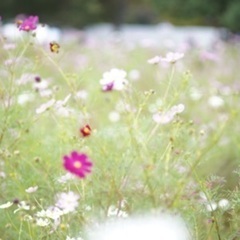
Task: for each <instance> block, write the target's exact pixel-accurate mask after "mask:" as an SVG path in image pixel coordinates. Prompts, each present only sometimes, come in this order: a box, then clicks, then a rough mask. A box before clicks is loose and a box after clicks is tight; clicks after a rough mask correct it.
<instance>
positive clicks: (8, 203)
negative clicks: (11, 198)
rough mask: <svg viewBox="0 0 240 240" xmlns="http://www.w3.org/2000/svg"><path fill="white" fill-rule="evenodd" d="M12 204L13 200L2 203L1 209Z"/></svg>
mask: <svg viewBox="0 0 240 240" xmlns="http://www.w3.org/2000/svg"><path fill="white" fill-rule="evenodd" d="M12 205H13V202H7V203H4V204H2V205H0V209H4V208H9V207H11V206H12Z"/></svg>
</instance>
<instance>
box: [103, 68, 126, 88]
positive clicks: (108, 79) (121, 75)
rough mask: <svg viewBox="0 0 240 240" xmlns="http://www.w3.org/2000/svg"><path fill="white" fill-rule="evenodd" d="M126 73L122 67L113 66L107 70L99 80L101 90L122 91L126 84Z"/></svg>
mask: <svg viewBox="0 0 240 240" xmlns="http://www.w3.org/2000/svg"><path fill="white" fill-rule="evenodd" d="M126 76H127V73H126V72H125V71H124V70H122V69H117V68H113V69H111V70H110V71H109V72H105V73H104V74H103V78H102V79H101V80H100V84H101V85H102V90H103V91H112V90H117V91H122V90H124V89H125V88H126V86H127V85H128V80H127V79H126Z"/></svg>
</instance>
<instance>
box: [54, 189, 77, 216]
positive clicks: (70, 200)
mask: <svg viewBox="0 0 240 240" xmlns="http://www.w3.org/2000/svg"><path fill="white" fill-rule="evenodd" d="M56 198H57V201H56V204H55V206H56V207H58V208H59V209H61V210H62V211H63V212H64V213H69V212H73V211H75V209H76V208H77V207H78V200H79V198H80V196H79V195H78V194H76V193H74V192H71V191H70V192H62V193H59V194H57V196H56Z"/></svg>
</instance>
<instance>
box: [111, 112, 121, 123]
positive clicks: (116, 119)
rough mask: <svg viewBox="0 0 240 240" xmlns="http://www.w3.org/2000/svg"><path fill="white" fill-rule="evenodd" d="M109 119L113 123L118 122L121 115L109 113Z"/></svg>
mask: <svg viewBox="0 0 240 240" xmlns="http://www.w3.org/2000/svg"><path fill="white" fill-rule="evenodd" d="M108 118H109V120H110V121H111V122H118V121H119V119H120V114H119V112H117V111H112V112H110V113H109V115H108Z"/></svg>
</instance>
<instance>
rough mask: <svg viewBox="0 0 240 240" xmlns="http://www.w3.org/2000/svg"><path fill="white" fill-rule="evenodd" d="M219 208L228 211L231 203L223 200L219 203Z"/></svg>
mask: <svg viewBox="0 0 240 240" xmlns="http://www.w3.org/2000/svg"><path fill="white" fill-rule="evenodd" d="M218 207H219V208H221V209H223V210H227V209H228V208H229V207H230V203H229V201H228V200H227V199H225V198H223V199H221V200H220V201H219V202H218Z"/></svg>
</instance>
